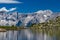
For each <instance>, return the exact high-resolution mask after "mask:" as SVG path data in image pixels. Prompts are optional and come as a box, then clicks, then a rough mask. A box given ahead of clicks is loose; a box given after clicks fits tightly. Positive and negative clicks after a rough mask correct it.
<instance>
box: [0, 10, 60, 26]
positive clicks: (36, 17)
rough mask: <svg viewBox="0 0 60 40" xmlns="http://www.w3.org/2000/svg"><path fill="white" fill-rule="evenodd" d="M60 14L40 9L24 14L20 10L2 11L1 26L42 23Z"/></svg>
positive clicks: (0, 13) (0, 12)
mask: <svg viewBox="0 0 60 40" xmlns="http://www.w3.org/2000/svg"><path fill="white" fill-rule="evenodd" d="M56 16H60V13H56V14H55V13H54V12H52V11H51V10H40V11H37V12H34V13H31V14H30V13H27V14H22V13H18V12H6V11H5V10H2V11H0V25H1V26H6V25H7V26H12V25H14V26H29V25H31V24H33V23H42V22H45V21H47V20H49V19H53V18H55V17H56Z"/></svg>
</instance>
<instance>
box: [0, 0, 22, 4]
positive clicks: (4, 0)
mask: <svg viewBox="0 0 60 40" xmlns="http://www.w3.org/2000/svg"><path fill="white" fill-rule="evenodd" d="M0 3H7V4H10V3H22V2H19V1H16V0H0Z"/></svg>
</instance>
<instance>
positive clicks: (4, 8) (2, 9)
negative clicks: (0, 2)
mask: <svg viewBox="0 0 60 40" xmlns="http://www.w3.org/2000/svg"><path fill="white" fill-rule="evenodd" d="M14 10H16V8H11V9H9V10H7V9H6V7H2V8H1V9H0V11H5V12H10V11H14Z"/></svg>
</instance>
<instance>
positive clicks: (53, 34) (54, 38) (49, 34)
mask: <svg viewBox="0 0 60 40" xmlns="http://www.w3.org/2000/svg"><path fill="white" fill-rule="evenodd" d="M0 40H60V32H59V30H57V31H53V30H50V31H42V32H39V33H38V32H33V31H32V30H30V29H23V30H20V31H7V32H0Z"/></svg>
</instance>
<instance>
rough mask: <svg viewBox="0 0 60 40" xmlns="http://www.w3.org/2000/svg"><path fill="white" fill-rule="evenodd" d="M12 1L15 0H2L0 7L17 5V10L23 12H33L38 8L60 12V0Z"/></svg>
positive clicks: (8, 7)
mask: <svg viewBox="0 0 60 40" xmlns="http://www.w3.org/2000/svg"><path fill="white" fill-rule="evenodd" d="M3 1H4V0H3ZM9 1H10V0H9ZM11 1H13V3H12V2H11V3H9V2H5V3H3V2H0V8H2V7H6V8H7V9H10V8H14V7H16V11H18V12H21V13H32V12H36V11H38V10H47V9H49V10H52V11H54V12H60V0H11ZM19 2H20V3H19Z"/></svg>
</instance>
